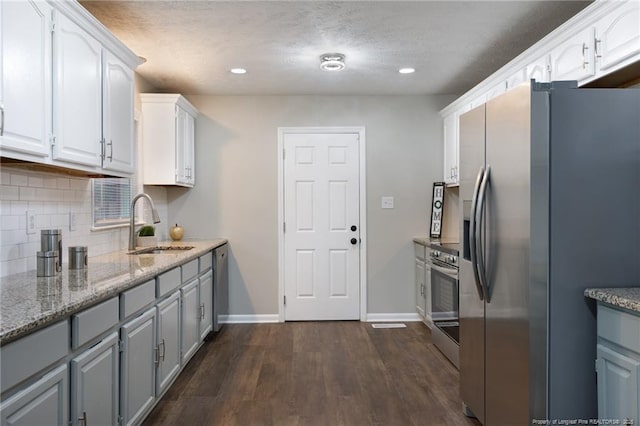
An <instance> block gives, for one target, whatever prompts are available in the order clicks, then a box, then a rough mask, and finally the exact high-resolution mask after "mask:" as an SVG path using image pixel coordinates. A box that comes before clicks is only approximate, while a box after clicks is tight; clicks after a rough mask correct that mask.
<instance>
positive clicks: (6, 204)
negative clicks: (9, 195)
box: [0, 200, 11, 215]
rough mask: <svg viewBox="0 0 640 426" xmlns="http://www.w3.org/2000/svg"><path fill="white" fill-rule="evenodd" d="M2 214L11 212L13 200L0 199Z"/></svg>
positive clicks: (0, 211) (0, 212)
mask: <svg viewBox="0 0 640 426" xmlns="http://www.w3.org/2000/svg"><path fill="white" fill-rule="evenodd" d="M0 214H1V215H6V214H11V201H2V200H0Z"/></svg>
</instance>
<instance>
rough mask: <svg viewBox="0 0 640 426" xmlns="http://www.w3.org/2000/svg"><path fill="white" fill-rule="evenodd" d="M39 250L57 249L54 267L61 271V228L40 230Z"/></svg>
mask: <svg viewBox="0 0 640 426" xmlns="http://www.w3.org/2000/svg"><path fill="white" fill-rule="evenodd" d="M40 250H42V251H43V252H47V251H57V252H58V260H57V261H56V269H57V270H58V272H61V271H62V229H43V230H41V231H40Z"/></svg>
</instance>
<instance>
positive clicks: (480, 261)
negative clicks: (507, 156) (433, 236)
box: [474, 164, 491, 303]
mask: <svg viewBox="0 0 640 426" xmlns="http://www.w3.org/2000/svg"><path fill="white" fill-rule="evenodd" d="M490 177H491V166H490V165H488V164H487V168H486V169H485V171H484V176H483V177H482V183H481V184H480V191H478V203H477V205H476V209H475V210H476V211H475V221H476V226H475V227H474V231H475V236H474V240H475V243H476V246H475V252H476V254H475V255H476V264H477V267H478V275H479V276H480V283H481V284H482V289H483V291H484V298H485V300H486V301H487V303H490V302H491V297H490V294H489V285H488V284H487V273H486V270H485V267H484V254H483V250H482V227H481V226H480V224H482V215H483V213H484V204H485V201H486V199H487V197H486V195H487V185H488V184H489V179H490Z"/></svg>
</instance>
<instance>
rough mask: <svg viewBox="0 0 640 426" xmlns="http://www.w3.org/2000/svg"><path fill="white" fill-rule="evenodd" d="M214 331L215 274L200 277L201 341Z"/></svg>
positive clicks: (208, 273) (209, 273)
mask: <svg viewBox="0 0 640 426" xmlns="http://www.w3.org/2000/svg"><path fill="white" fill-rule="evenodd" d="M211 330H213V273H212V271H209V272H207V273H206V274H205V275H203V276H202V277H200V340H201V341H202V340H204V338H205V337H207V334H209V332H210V331H211Z"/></svg>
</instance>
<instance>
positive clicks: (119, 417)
mask: <svg viewBox="0 0 640 426" xmlns="http://www.w3.org/2000/svg"><path fill="white" fill-rule="evenodd" d="M123 423H124V417H122V416H118V424H119V425H121V424H123Z"/></svg>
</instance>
